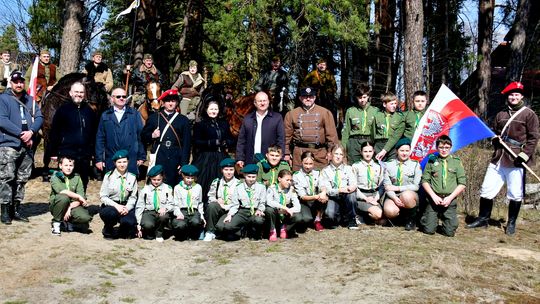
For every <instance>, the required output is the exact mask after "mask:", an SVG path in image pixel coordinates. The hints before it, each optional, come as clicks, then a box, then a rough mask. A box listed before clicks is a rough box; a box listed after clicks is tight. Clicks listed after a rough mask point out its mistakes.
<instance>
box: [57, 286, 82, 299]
mask: <svg viewBox="0 0 540 304" xmlns="http://www.w3.org/2000/svg"><path fill="white" fill-rule="evenodd" d="M62 294H63V295H64V296H65V297H67V298H68V299H78V298H82V297H83V292H82V291H81V290H77V289H75V288H70V289H66V290H64V291H62Z"/></svg>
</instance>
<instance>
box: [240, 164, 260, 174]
mask: <svg viewBox="0 0 540 304" xmlns="http://www.w3.org/2000/svg"><path fill="white" fill-rule="evenodd" d="M257 172H259V167H257V165H255V164H249V165H246V166H244V168H242V173H244V174H257Z"/></svg>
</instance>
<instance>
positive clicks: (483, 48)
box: [477, 0, 495, 119]
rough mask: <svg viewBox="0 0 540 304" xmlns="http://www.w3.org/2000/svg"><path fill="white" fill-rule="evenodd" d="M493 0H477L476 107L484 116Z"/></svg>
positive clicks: (489, 65) (489, 79)
mask: <svg viewBox="0 0 540 304" xmlns="http://www.w3.org/2000/svg"><path fill="white" fill-rule="evenodd" d="M494 8H495V0H479V10H478V64H477V71H478V109H477V114H478V115H479V116H480V117H482V118H484V119H485V118H486V116H487V106H488V103H489V90H490V83H491V43H492V37H493V10H494Z"/></svg>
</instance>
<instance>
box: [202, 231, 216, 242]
mask: <svg viewBox="0 0 540 304" xmlns="http://www.w3.org/2000/svg"><path fill="white" fill-rule="evenodd" d="M215 238H216V235H215V234H214V233H213V232H207V233H206V235H205V236H204V239H203V241H205V242H210V241H212V240H213V239H215Z"/></svg>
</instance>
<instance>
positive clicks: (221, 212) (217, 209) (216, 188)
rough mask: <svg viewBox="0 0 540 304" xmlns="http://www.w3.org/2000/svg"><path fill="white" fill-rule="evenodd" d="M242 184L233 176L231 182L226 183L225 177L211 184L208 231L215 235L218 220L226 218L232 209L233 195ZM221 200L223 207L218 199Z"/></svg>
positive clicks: (207, 212)
mask: <svg viewBox="0 0 540 304" xmlns="http://www.w3.org/2000/svg"><path fill="white" fill-rule="evenodd" d="M241 183H242V182H241V181H240V180H238V179H237V178H236V177H234V176H233V178H231V180H230V181H228V182H227V181H225V179H224V178H223V177H221V178H216V179H214V181H212V184H210V190H209V191H208V207H207V208H206V217H207V219H206V231H208V232H212V233H215V232H216V224H217V222H218V220H219V219H220V218H221V217H223V216H225V215H226V214H227V212H228V211H229V209H231V202H232V201H231V200H232V194H233V192H234V190H235V189H236V186H237V185H239V184H241ZM219 198H221V199H223V201H224V206H223V207H222V206H221V205H220V204H219V203H218V199H219Z"/></svg>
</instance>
